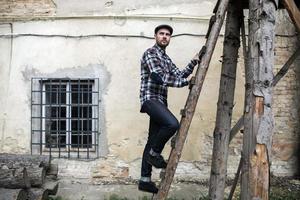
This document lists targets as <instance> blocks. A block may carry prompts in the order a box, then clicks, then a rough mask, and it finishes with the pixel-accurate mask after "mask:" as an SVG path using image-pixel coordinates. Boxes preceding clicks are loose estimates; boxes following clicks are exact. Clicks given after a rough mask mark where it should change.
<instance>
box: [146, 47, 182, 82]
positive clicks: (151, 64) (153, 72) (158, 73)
mask: <svg viewBox="0 0 300 200" xmlns="http://www.w3.org/2000/svg"><path fill="white" fill-rule="evenodd" d="M144 60H145V62H146V64H147V66H148V68H149V70H150V78H151V79H152V80H153V81H155V82H156V83H157V84H159V85H164V86H169V87H184V86H186V85H188V80H187V79H186V77H181V76H178V75H177V74H174V73H172V72H171V73H167V72H166V71H165V70H163V66H162V62H161V61H160V59H159V57H158V56H157V55H156V54H155V53H150V52H146V53H145V54H144Z"/></svg>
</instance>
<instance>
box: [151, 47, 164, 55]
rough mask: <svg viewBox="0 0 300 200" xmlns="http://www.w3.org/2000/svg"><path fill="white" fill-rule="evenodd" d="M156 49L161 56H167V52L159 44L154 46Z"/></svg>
mask: <svg viewBox="0 0 300 200" xmlns="http://www.w3.org/2000/svg"><path fill="white" fill-rule="evenodd" d="M154 48H156V49H157V50H158V51H159V52H160V53H161V54H163V55H164V54H166V51H165V50H164V49H163V48H161V47H160V46H158V45H157V44H155V45H154Z"/></svg>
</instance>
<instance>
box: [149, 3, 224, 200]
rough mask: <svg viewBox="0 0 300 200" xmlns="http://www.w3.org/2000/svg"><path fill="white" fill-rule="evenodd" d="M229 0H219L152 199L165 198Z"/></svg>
mask: <svg viewBox="0 0 300 200" xmlns="http://www.w3.org/2000/svg"><path fill="white" fill-rule="evenodd" d="M228 2H229V0H221V2H220V5H219V9H218V11H217V13H216V22H215V23H214V24H213V26H212V28H211V32H210V35H209V37H208V39H207V41H206V44H205V46H206V48H207V49H206V53H205V54H204V55H203V57H202V59H201V61H200V64H199V66H198V69H197V72H196V81H195V85H194V86H193V87H192V88H191V90H190V93H189V95H188V98H187V101H186V105H185V109H186V113H187V115H186V117H182V118H181V121H180V128H179V130H178V133H177V134H178V137H177V138H178V139H177V141H176V144H175V148H174V149H172V150H171V153H170V156H169V159H168V165H167V168H166V175H165V177H164V179H163V180H162V182H161V184H160V188H159V191H158V193H157V194H156V195H154V199H166V197H167V195H168V192H169V189H170V186H171V183H172V180H173V178H174V174H175V170H176V168H177V165H178V162H179V159H180V157H181V152H182V149H183V145H184V142H185V139H186V136H187V133H188V129H189V127H190V124H191V121H192V118H193V115H194V112H195V108H196V104H197V101H198V98H199V95H200V92H201V89H202V86H203V82H204V79H205V76H206V73H207V70H208V67H209V63H210V60H211V57H212V54H213V50H214V48H215V45H216V42H217V39H218V36H219V33H220V30H221V26H222V24H223V21H224V17H225V13H226V10H227V6H228Z"/></svg>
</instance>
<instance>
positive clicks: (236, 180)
mask: <svg viewBox="0 0 300 200" xmlns="http://www.w3.org/2000/svg"><path fill="white" fill-rule="evenodd" d="M242 159H243V158H242V157H241V159H240V162H239V166H238V168H237V172H236V174H235V177H234V180H233V184H232V187H231V190H230V193H229V195H228V199H227V200H231V199H232V197H233V194H234V191H235V188H236V185H237V183H238V181H239V177H240V173H241V169H242V164H243V160H242Z"/></svg>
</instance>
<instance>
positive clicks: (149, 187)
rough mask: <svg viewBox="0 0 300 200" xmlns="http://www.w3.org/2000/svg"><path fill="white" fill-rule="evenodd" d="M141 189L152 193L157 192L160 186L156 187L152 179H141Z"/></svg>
mask: <svg viewBox="0 0 300 200" xmlns="http://www.w3.org/2000/svg"><path fill="white" fill-rule="evenodd" d="M138 188H139V190H141V191H144V192H150V193H155V194H156V193H157V192H158V188H157V187H156V185H155V183H153V182H152V181H150V182H145V181H139V186H138Z"/></svg>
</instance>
